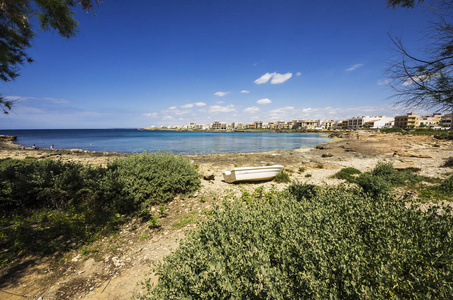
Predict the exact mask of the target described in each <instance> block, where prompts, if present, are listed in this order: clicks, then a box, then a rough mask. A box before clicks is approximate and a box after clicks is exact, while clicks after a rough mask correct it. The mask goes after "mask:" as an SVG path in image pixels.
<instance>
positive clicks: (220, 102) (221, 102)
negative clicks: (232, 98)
mask: <svg viewBox="0 0 453 300" xmlns="http://www.w3.org/2000/svg"><path fill="white" fill-rule="evenodd" d="M216 103H217V104H224V103H225V101H217V102H216Z"/></svg>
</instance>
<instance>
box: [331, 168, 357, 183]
mask: <svg viewBox="0 0 453 300" xmlns="http://www.w3.org/2000/svg"><path fill="white" fill-rule="evenodd" d="M358 174H362V172H360V171H359V170H357V169H356V168H344V169H341V170H340V171H339V172H337V173H336V174H335V175H333V177H334V178H338V179H344V180H346V181H348V182H355V180H356V176H354V175H358Z"/></svg>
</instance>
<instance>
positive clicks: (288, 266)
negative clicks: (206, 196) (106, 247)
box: [137, 167, 453, 299]
mask: <svg viewBox="0 0 453 300" xmlns="http://www.w3.org/2000/svg"><path fill="white" fill-rule="evenodd" d="M383 169H385V167H384V168H383ZM269 199H270V200H269ZM252 200H253V201H248V202H244V201H230V200H228V201H225V202H224V203H223V205H222V206H221V207H219V208H217V209H215V210H213V211H212V212H211V214H210V215H209V216H208V217H207V218H208V219H207V220H206V221H203V222H200V224H199V225H198V229H197V230H196V231H191V232H189V233H188V236H187V237H186V239H185V240H184V241H183V242H182V243H181V244H180V246H179V248H178V249H177V250H176V251H175V252H174V253H173V254H172V255H170V256H168V257H167V258H165V259H164V262H162V263H158V264H157V265H156V268H155V271H156V272H157V275H158V276H159V281H158V283H157V285H155V286H152V284H151V282H150V281H149V280H148V281H145V282H144V283H143V287H144V288H145V294H143V295H141V296H137V298H139V299H335V298H336V299H386V298H392V297H395V298H398V299H402V298H403V299H428V298H431V299H451V298H452V297H453V290H452V289H451V281H452V277H451V276H452V275H451V274H452V269H453V231H452V228H453V227H452V224H453V216H452V208H451V207H449V206H441V205H434V206H432V207H431V208H430V209H429V210H428V211H426V212H423V211H421V210H420V209H419V208H418V206H417V205H416V204H413V205H412V206H411V207H410V208H407V207H406V206H405V203H403V202H402V201H397V199H395V198H394V197H392V196H390V195H389V194H386V195H382V194H377V195H373V194H371V193H364V192H363V190H362V189H361V188H359V187H346V186H342V185H340V186H335V187H333V186H323V187H314V186H305V185H300V184H296V185H292V186H290V188H288V190H286V191H284V192H281V193H276V192H275V191H273V192H272V197H263V198H260V197H252Z"/></svg>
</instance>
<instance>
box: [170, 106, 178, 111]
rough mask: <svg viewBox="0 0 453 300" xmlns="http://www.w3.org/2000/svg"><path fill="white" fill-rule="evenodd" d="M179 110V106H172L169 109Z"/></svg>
mask: <svg viewBox="0 0 453 300" xmlns="http://www.w3.org/2000/svg"><path fill="white" fill-rule="evenodd" d="M177 108H178V107H177V106H170V107H169V108H168V109H170V110H174V109H177Z"/></svg>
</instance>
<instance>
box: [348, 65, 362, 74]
mask: <svg viewBox="0 0 453 300" xmlns="http://www.w3.org/2000/svg"><path fill="white" fill-rule="evenodd" d="M362 66H363V64H355V65H352V66H350V67H349V68H347V69H346V71H347V72H350V71H354V70H356V69H358V68H360V67H362Z"/></svg>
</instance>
